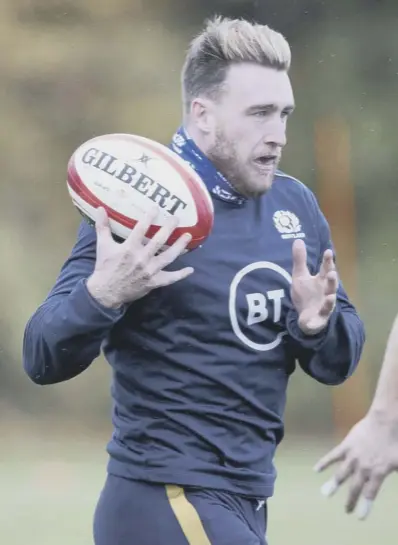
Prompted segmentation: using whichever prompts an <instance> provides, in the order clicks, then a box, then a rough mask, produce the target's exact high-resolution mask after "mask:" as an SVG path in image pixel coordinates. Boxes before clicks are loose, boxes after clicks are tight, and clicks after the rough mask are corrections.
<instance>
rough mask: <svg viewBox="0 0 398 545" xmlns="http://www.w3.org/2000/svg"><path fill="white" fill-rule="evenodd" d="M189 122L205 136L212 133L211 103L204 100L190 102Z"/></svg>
mask: <svg viewBox="0 0 398 545" xmlns="http://www.w3.org/2000/svg"><path fill="white" fill-rule="evenodd" d="M190 117H191V120H192V121H193V123H194V124H195V125H196V127H197V128H198V129H199V130H200V131H201V132H202V133H205V134H209V133H212V132H213V131H214V121H215V120H214V115H213V102H212V101H211V100H208V99H206V98H195V99H194V100H193V101H192V102H191V115H190Z"/></svg>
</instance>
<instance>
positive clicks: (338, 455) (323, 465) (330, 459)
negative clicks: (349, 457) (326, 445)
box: [314, 443, 347, 473]
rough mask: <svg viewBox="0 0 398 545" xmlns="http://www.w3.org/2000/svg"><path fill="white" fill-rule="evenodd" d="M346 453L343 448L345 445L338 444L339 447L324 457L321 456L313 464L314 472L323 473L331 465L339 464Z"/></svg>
mask: <svg viewBox="0 0 398 545" xmlns="http://www.w3.org/2000/svg"><path fill="white" fill-rule="evenodd" d="M346 453H347V450H346V448H345V445H344V444H343V443H340V445H337V447H335V448H334V449H332V450H331V451H330V452H328V453H327V454H325V456H323V457H322V458H321V459H320V460H319V461H318V462H317V463H316V464H315V466H314V471H316V472H317V473H320V472H321V471H324V470H325V469H327V468H328V467H330V466H331V465H332V464H335V463H337V462H341V461H342V460H344V458H345V455H346Z"/></svg>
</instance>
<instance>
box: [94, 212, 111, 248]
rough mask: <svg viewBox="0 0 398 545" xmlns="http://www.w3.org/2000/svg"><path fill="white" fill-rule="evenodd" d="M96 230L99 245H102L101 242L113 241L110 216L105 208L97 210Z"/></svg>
mask: <svg viewBox="0 0 398 545" xmlns="http://www.w3.org/2000/svg"><path fill="white" fill-rule="evenodd" d="M95 230H96V233H97V242H98V243H99V244H101V242H102V241H105V240H113V239H112V231H111V227H110V224H109V218H108V214H107V213H106V210H105V208H103V207H102V206H100V207H99V208H97V210H96V214H95Z"/></svg>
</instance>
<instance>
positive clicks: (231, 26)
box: [181, 15, 291, 113]
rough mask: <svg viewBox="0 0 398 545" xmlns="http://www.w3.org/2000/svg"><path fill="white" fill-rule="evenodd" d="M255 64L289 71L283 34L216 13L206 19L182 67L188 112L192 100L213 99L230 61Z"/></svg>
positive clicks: (287, 46)
mask: <svg viewBox="0 0 398 545" xmlns="http://www.w3.org/2000/svg"><path fill="white" fill-rule="evenodd" d="M239 63H254V64H259V65H261V66H267V67H270V68H275V69H276V70H281V71H289V69H290V63H291V51H290V46H289V44H288V42H287V40H286V39H285V37H284V36H282V34H280V33H279V32H276V31H275V30H273V29H271V28H270V27H269V26H267V25H261V24H258V23H251V22H249V21H246V20H244V19H229V18H227V17H224V18H223V17H221V16H218V15H216V16H215V17H214V18H213V19H208V20H207V21H206V22H205V27H204V29H203V30H202V32H201V33H200V34H199V35H197V36H196V37H195V38H194V39H193V40H192V41H191V43H190V46H189V49H188V52H187V55H186V58H185V62H184V66H183V69H182V75H181V83H182V99H183V103H184V112H185V113H188V112H189V110H190V107H191V103H192V100H193V99H194V98H195V97H198V96H205V97H207V98H211V99H213V100H216V99H217V98H218V97H219V95H220V94H221V92H222V89H223V83H224V81H225V78H226V77H227V72H228V69H229V67H230V66H231V65H233V64H239Z"/></svg>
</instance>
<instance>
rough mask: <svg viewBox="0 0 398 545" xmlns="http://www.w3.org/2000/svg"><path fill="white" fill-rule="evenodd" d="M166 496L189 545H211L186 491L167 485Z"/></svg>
mask: <svg viewBox="0 0 398 545" xmlns="http://www.w3.org/2000/svg"><path fill="white" fill-rule="evenodd" d="M166 494H167V497H168V499H169V503H170V506H171V508H172V510H173V513H174V515H175V516H176V519H177V520H178V522H179V524H180V526H181V529H182V531H183V533H184V535H185V537H186V539H187V541H188V543H189V545H211V543H210V541H209V538H208V537H207V534H206V531H205V529H204V527H203V524H202V521H201V520H200V517H199V515H198V512H197V511H196V509H195V507H194V506H193V505H192V503H190V502H189V501H188V500H187V498H186V496H185V492H184V489H183V488H181V487H179V486H175V485H166Z"/></svg>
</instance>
